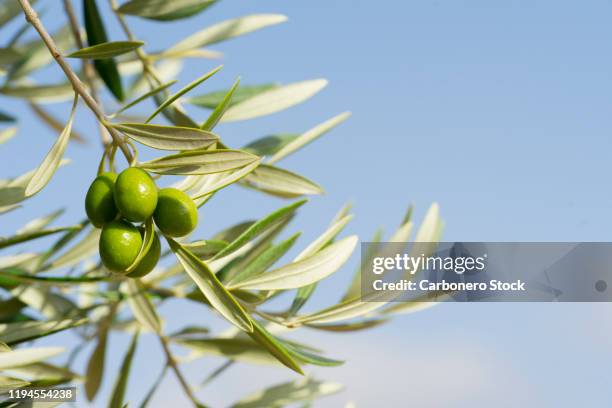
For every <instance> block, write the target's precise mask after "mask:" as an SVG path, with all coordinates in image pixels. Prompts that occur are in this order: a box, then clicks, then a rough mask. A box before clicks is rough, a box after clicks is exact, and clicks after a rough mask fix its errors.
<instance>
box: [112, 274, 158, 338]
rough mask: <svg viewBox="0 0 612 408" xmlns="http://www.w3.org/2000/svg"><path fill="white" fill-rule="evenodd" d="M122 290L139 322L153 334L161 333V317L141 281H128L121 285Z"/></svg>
mask: <svg viewBox="0 0 612 408" xmlns="http://www.w3.org/2000/svg"><path fill="white" fill-rule="evenodd" d="M121 290H122V292H124V293H125V294H126V296H127V301H128V304H129V305H130V309H132V312H133V313H134V316H135V317H136V319H137V320H138V322H139V323H140V324H141V325H142V326H143V327H144V328H146V329H148V330H150V331H152V332H153V333H161V322H160V320H159V316H157V312H156V311H155V307H154V306H153V304H152V303H151V300H150V299H149V298H148V296H147V293H146V291H145V290H144V288H143V287H142V284H141V283H140V282H139V280H138V279H128V280H126V281H125V282H124V283H123V284H122V285H121Z"/></svg>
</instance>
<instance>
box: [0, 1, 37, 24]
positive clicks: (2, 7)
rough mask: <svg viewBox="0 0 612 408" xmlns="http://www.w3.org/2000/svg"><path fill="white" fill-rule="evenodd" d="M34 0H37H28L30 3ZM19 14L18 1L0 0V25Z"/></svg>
mask: <svg viewBox="0 0 612 408" xmlns="http://www.w3.org/2000/svg"><path fill="white" fill-rule="evenodd" d="M36 1H37V0H30V3H32V4H34V3H36ZM19 14H21V6H19V2H16V1H14V0H2V1H0V27H2V26H3V25H4V24H6V23H8V22H9V21H11V20H12V19H13V18H15V17H17V16H18V15H19Z"/></svg>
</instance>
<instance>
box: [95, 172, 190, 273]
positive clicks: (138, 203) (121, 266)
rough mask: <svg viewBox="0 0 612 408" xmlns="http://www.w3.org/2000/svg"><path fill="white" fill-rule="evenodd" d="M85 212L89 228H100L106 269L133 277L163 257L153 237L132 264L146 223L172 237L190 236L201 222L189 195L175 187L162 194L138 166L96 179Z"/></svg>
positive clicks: (101, 254)
mask: <svg viewBox="0 0 612 408" xmlns="http://www.w3.org/2000/svg"><path fill="white" fill-rule="evenodd" d="M85 211H86V212H87V217H89V220H90V221H91V223H92V224H93V225H94V226H95V227H97V228H102V233H101V234H100V243H99V251H100V258H102V263H103V264H104V266H106V267H107V268H108V269H109V270H110V271H113V272H116V273H121V274H125V275H126V276H129V277H130V278H139V277H142V276H145V275H146V274H148V273H149V272H151V271H152V270H153V268H154V267H155V265H156V264H157V262H158V261H159V257H160V253H161V244H160V241H159V236H158V235H157V233H155V236H154V237H153V242H152V244H151V246H150V248H149V250H148V252H147V253H146V254H145V255H144V256H143V257H142V258H141V260H140V262H139V263H138V265H136V266H134V265H133V263H134V262H135V261H136V259H137V257H138V254H139V253H140V248H141V247H142V243H143V237H144V227H143V225H142V223H144V222H145V221H147V220H148V219H150V218H151V217H153V220H154V221H155V224H156V225H157V228H159V230H160V231H161V233H162V234H164V235H166V236H170V237H182V236H184V235H187V234H189V233H190V232H191V231H193V230H194V228H195V227H196V225H197V223H198V212H197V208H196V205H195V203H194V202H193V200H192V199H191V198H190V197H189V196H188V195H187V194H185V193H184V192H183V191H181V190H178V189H176V188H162V189H160V190H158V189H157V186H156V185H155V181H153V179H152V178H151V176H150V175H149V174H148V173H147V172H146V171H144V170H142V169H139V168H136V167H130V168H127V169H125V170H124V171H122V172H121V173H120V174H119V175H117V174H116V173H112V172H108V173H102V174H100V175H99V176H98V177H96V179H95V180H94V181H93V183H91V186H90V187H89V190H88V191H87V196H86V197H85ZM133 223H136V224H141V225H140V226H135V225H134V224H133Z"/></svg>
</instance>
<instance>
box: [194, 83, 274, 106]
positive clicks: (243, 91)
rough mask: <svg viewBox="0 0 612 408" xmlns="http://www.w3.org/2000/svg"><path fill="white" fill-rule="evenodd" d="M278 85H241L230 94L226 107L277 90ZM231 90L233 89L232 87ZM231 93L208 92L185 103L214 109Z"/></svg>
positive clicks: (228, 90)
mask: <svg viewBox="0 0 612 408" xmlns="http://www.w3.org/2000/svg"><path fill="white" fill-rule="evenodd" d="M278 86H279V85H278V84H276V83H271V84H261V85H242V86H240V87H239V88H237V89H235V90H234V92H233V93H232V98H231V100H230V101H229V102H228V104H227V105H228V107H229V106H232V105H235V104H237V103H240V102H242V101H244V100H245V99H248V98H251V97H253V96H255V95H258V94H260V93H262V92H265V91H269V90H270V89H274V88H278ZM232 88H233V87H232ZM230 92H231V88H230V89H226V90H224V91H215V92H209V93H207V94H203V95H198V96H192V97H190V98H186V99H185V102H187V103H189V104H191V105H195V106H199V107H201V108H206V109H215V108H216V107H217V106H219V105H220V104H222V103H223V100H224V99H225V98H226V97H227V95H228V93H230Z"/></svg>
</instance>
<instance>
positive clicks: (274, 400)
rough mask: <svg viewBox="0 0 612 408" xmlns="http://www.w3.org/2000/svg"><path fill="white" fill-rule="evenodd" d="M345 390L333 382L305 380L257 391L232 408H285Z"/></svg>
mask: <svg viewBox="0 0 612 408" xmlns="http://www.w3.org/2000/svg"><path fill="white" fill-rule="evenodd" d="M342 388H344V387H343V386H342V385H340V384H337V383H331V382H321V381H316V380H313V379H312V378H305V379H303V380H297V381H293V382H287V383H282V384H278V385H275V386H273V387H269V388H266V389H264V390H261V391H257V392H255V393H253V394H251V395H249V396H246V397H244V398H242V399H241V400H240V401H238V402H236V403H235V404H233V405H232V406H231V408H258V407H284V406H287V405H293V404H295V403H298V402H304V401H311V400H313V399H316V398H321V397H324V396H328V395H332V394H336V393H338V392H340V391H341V390H342Z"/></svg>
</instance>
